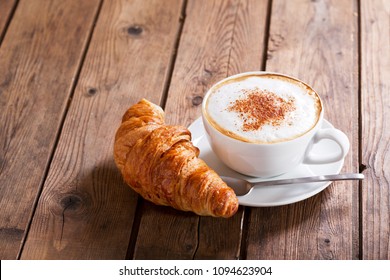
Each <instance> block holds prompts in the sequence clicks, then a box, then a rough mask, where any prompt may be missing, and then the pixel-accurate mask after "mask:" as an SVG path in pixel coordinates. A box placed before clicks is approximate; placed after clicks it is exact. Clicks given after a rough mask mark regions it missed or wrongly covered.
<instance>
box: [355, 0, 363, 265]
mask: <svg viewBox="0 0 390 280" xmlns="http://www.w3.org/2000/svg"><path fill="white" fill-rule="evenodd" d="M356 4H357V18H358V19H357V40H358V44H357V48H358V50H357V51H358V59H357V60H358V61H357V63H358V74H357V75H358V124H359V127H358V137H359V141H358V151H359V153H358V161H359V172H363V170H362V166H364V165H363V162H362V161H363V145H362V136H363V127H362V125H363V117H362V114H363V111H362V81H361V80H362V35H361V33H362V23H361V15H362V12H361V1H360V0H357V3H356ZM358 184H359V189H358V190H359V193H358V199H359V201H358V219H359V221H358V227H359V229H358V231H359V236H358V237H359V242H358V258H359V259H360V260H361V259H363V181H360V182H359V183H358Z"/></svg>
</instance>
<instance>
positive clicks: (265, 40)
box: [260, 0, 272, 71]
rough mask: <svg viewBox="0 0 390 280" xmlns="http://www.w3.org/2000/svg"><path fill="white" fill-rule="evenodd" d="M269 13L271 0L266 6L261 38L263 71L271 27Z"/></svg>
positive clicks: (262, 69) (263, 69)
mask: <svg viewBox="0 0 390 280" xmlns="http://www.w3.org/2000/svg"><path fill="white" fill-rule="evenodd" d="M271 14H272V0H269V1H268V6H267V18H266V21H265V32H264V38H263V44H264V46H263V60H262V61H261V69H260V70H261V71H265V69H266V67H267V56H268V41H269V34H270V29H271Z"/></svg>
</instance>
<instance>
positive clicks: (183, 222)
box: [0, 0, 390, 260]
mask: <svg viewBox="0 0 390 280" xmlns="http://www.w3.org/2000/svg"><path fill="white" fill-rule="evenodd" d="M389 18H390V2H389V1H385V0H374V1H358V0H353V1H351V0H342V1H336V0H332V1H324V0H312V1H308V0H297V1H283V0H261V1H259V0H225V1H224V0H209V1H207V0H169V1H160V0H146V1H144V0H118V1H104V0H89V1H73V0H72V1H59V0H53V1H44V0H31V1H23V0H20V1H16V0H15V1H11V0H8V1H0V258H1V259H387V260H388V259H390V214H389V213H390V189H389V188H390V184H389V180H390V174H389V170H390V166H389V160H388V157H389V142H390V133H389V131H390V127H389V123H388V118H389V112H390V107H389V104H390V99H389V98H390V92H389V91H390V84H389V81H390V65H389V61H390V57H389V54H390V46H389V40H390V39H389V34H390V32H389V31H390V30H389V26H390V22H389ZM251 70H267V71H277V72H283V73H285V74H289V75H292V76H295V77H297V78H300V79H302V80H304V81H306V82H307V83H309V84H310V85H312V86H313V87H314V88H315V89H316V90H317V91H318V93H319V94H320V95H321V96H322V98H323V100H324V105H325V109H326V111H325V119H327V120H328V121H330V122H331V123H332V124H333V125H334V126H335V127H337V128H339V129H341V130H343V131H344V132H345V133H346V134H347V135H348V138H349V140H350V142H351V149H350V151H349V154H348V155H347V157H346V159H345V162H344V166H343V169H342V172H356V171H359V170H360V171H363V173H364V174H365V175H366V179H365V180H364V181H363V182H361V183H359V182H351V181H345V182H338V183H333V184H332V185H331V186H330V187H328V188H327V189H325V190H324V191H322V192H321V193H319V194H317V195H315V196H313V197H311V198H308V199H306V200H304V201H301V202H298V203H294V204H291V205H285V206H277V207H263V208H255V207H243V206H240V208H239V211H238V213H237V214H236V215H235V216H233V217H232V218H230V219H217V218H211V217H200V216H197V215H195V214H193V213H189V212H181V211H177V210H174V209H172V208H169V207H163V206H156V205H154V204H152V203H150V202H147V201H145V200H144V199H142V198H140V197H139V196H138V195H137V194H136V193H135V192H134V191H132V190H131V189H130V188H129V187H128V186H126V184H125V183H124V182H123V180H122V178H121V176H120V173H119V171H118V170H117V168H116V166H115V164H114V161H113V155H112V150H113V140H114V134H115V131H116V129H117V127H118V126H119V123H120V120H121V116H122V114H123V113H124V111H125V110H126V109H127V108H128V107H129V106H130V105H132V104H134V103H135V102H137V101H138V100H139V99H141V98H143V97H145V98H147V99H149V100H150V101H152V102H154V103H156V104H160V105H161V106H162V107H163V108H164V109H165V112H166V121H167V123H169V124H180V125H185V126H189V125H190V124H191V123H192V122H193V121H195V120H196V119H197V118H199V117H200V115H201V112H200V104H201V102H202V100H203V96H204V94H205V92H206V91H207V89H208V88H209V87H210V86H211V85H212V84H214V83H215V82H217V81H218V80H220V79H222V78H224V77H226V76H229V75H232V74H235V73H239V72H244V71H251Z"/></svg>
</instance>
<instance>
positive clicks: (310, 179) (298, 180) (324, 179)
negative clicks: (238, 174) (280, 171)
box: [251, 173, 364, 187]
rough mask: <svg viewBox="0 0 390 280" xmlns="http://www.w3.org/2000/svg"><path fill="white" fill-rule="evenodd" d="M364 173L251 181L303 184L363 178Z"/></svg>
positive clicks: (265, 183) (267, 183)
mask: <svg viewBox="0 0 390 280" xmlns="http://www.w3.org/2000/svg"><path fill="white" fill-rule="evenodd" d="M363 179H364V175H363V174H361V173H345V174H336V175H319V176H311V177H302V178H292V179H281V180H270V181H261V182H251V183H252V184H253V185H254V186H256V187H258V186H274V185H287V184H301V183H312V182H327V181H343V180H363Z"/></svg>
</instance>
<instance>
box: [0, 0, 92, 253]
mask: <svg viewBox="0 0 390 280" xmlns="http://www.w3.org/2000/svg"><path fill="white" fill-rule="evenodd" d="M97 7H98V1H88V2H87V1H86V2H83V3H79V1H67V2H66V4H65V3H57V4H55V5H54V4H53V3H51V2H49V1H44V0H42V1H39V0H37V1H20V3H19V5H18V8H17V10H16V12H15V14H14V16H13V19H12V21H11V24H10V25H9V27H8V31H7V36H6V37H5V38H4V41H3V42H2V45H1V48H0V61H1V63H0V131H1V134H0V186H1V187H0V209H1V215H0V258H1V259H15V258H16V257H17V255H18V251H19V247H20V245H21V242H22V239H23V237H24V234H25V230H26V228H27V226H28V223H29V220H30V215H31V213H32V211H33V208H34V200H35V199H36V198H37V195H38V194H39V191H40V188H41V184H42V181H43V179H44V176H45V170H46V168H47V165H48V164H49V160H50V157H51V153H52V149H53V147H54V144H55V141H56V137H57V133H58V130H59V128H60V125H61V122H62V118H63V115H64V111H65V108H66V105H67V101H68V98H69V96H70V94H71V90H72V87H73V84H74V79H75V76H76V74H77V71H78V67H79V63H80V60H81V57H82V55H83V52H84V49H85V46H86V41H87V39H88V35H89V32H90V30H91V28H92V24H93V19H94V16H95V13H96V10H97ZM74 38H79V40H74Z"/></svg>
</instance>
